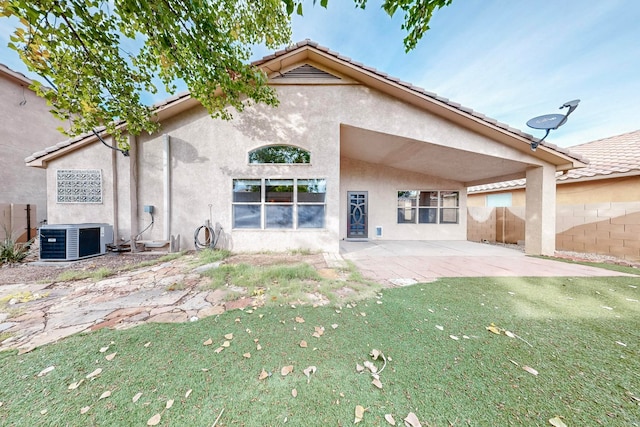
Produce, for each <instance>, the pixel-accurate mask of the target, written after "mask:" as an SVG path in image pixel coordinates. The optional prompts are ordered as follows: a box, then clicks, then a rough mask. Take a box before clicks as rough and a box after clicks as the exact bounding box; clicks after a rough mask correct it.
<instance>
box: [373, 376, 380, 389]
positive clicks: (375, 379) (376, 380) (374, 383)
mask: <svg viewBox="0 0 640 427" xmlns="http://www.w3.org/2000/svg"><path fill="white" fill-rule="evenodd" d="M371 384H373V385H374V386H376V387H378V388H379V389H382V383H381V382H380V380H379V379H378V378H374V379H373V381H371Z"/></svg>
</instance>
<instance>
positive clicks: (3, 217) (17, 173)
mask: <svg viewBox="0 0 640 427" xmlns="http://www.w3.org/2000/svg"><path fill="white" fill-rule="evenodd" d="M31 84H32V80H31V79H29V78H27V77H26V76H24V75H23V74H21V73H18V72H16V71H13V70H11V69H10V68H9V67H7V66H5V65H3V64H0V99H1V100H2V102H0V149H1V150H2V154H0V238H3V236H4V227H7V228H8V229H11V230H9V231H13V232H14V233H16V234H18V237H20V236H21V235H24V234H25V230H24V229H25V227H26V225H27V220H26V218H27V213H26V205H30V215H29V222H30V223H31V224H30V226H31V227H32V228H33V229H34V230H35V228H36V227H37V226H38V224H39V223H42V222H43V221H44V220H45V219H46V218H47V185H46V178H47V177H46V172H45V171H44V170H42V169H37V168H28V167H26V166H25V164H24V158H25V157H26V156H29V155H30V154H31V153H33V152H34V151H36V150H39V149H41V148H42V147H46V146H47V145H49V144H55V143H56V142H58V141H60V139H61V138H62V134H61V133H60V132H59V131H58V130H57V128H58V127H60V126H62V125H63V123H62V122H60V121H59V120H58V119H57V118H55V117H54V116H53V115H52V114H50V113H49V107H48V106H47V103H46V101H45V100H44V99H42V98H40V97H38V96H37V95H36V94H35V92H33V91H32V90H31V89H29V86H30V85H31ZM22 237H24V236H22Z"/></svg>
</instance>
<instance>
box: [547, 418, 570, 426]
mask: <svg viewBox="0 0 640 427" xmlns="http://www.w3.org/2000/svg"><path fill="white" fill-rule="evenodd" d="M549 424H551V425H552V426H553V427H567V425H566V424H565V423H564V422H563V421H562V420H561V419H560V417H553V418H551V419H550V420H549Z"/></svg>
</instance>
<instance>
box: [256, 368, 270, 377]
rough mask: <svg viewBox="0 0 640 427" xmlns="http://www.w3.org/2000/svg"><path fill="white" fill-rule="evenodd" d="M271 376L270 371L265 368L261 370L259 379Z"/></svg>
mask: <svg viewBox="0 0 640 427" xmlns="http://www.w3.org/2000/svg"><path fill="white" fill-rule="evenodd" d="M267 377H269V373H268V372H267V371H265V370H264V369H263V370H262V371H261V372H260V375H259V376H258V379H259V380H263V379H265V378H267Z"/></svg>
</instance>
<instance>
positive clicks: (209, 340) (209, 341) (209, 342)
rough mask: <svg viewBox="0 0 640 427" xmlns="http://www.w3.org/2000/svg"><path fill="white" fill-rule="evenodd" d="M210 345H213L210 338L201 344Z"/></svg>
mask: <svg viewBox="0 0 640 427" xmlns="http://www.w3.org/2000/svg"><path fill="white" fill-rule="evenodd" d="M211 344H213V340H212V339H211V338H209V339H208V340H206V341H205V342H203V343H202V345H211Z"/></svg>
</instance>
